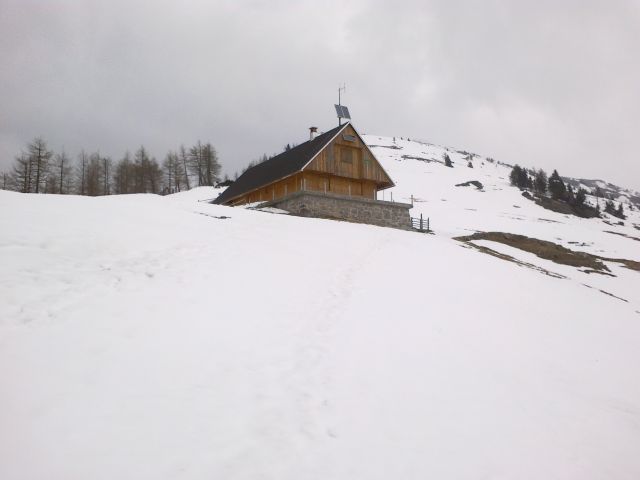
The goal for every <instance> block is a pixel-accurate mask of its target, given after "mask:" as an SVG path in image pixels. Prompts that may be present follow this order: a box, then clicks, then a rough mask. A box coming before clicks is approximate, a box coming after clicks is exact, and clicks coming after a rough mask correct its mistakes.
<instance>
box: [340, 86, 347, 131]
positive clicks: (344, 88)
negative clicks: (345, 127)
mask: <svg viewBox="0 0 640 480" xmlns="http://www.w3.org/2000/svg"><path fill="white" fill-rule="evenodd" d="M342 90H345V91H346V90H347V84H346V83H343V84H342V86H341V87H340V86H338V105H342V104H341V103H340V92H341V91H342ZM340 125H342V117H340V116H338V126H340Z"/></svg>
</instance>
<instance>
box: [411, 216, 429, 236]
mask: <svg viewBox="0 0 640 480" xmlns="http://www.w3.org/2000/svg"><path fill="white" fill-rule="evenodd" d="M411 227H412V228H414V229H415V230H418V231H419V232H430V231H431V230H430V229H429V217H427V218H423V217H422V214H420V218H418V217H411Z"/></svg>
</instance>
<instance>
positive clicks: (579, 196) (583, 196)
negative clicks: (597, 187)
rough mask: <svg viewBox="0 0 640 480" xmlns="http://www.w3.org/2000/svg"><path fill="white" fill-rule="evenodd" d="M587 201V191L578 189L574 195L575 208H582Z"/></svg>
mask: <svg viewBox="0 0 640 480" xmlns="http://www.w3.org/2000/svg"><path fill="white" fill-rule="evenodd" d="M586 200H587V191H586V190H585V189H584V188H579V189H578V193H576V206H577V207H583V206H584V204H585V201H586Z"/></svg>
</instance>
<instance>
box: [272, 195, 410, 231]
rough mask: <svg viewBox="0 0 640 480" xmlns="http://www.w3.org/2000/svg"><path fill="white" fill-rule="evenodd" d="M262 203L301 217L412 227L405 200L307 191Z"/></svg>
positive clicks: (405, 228) (403, 227)
mask: <svg viewBox="0 0 640 480" xmlns="http://www.w3.org/2000/svg"><path fill="white" fill-rule="evenodd" d="M261 206H265V207H266V206H268V207H275V208H280V209H282V210H286V211H288V212H291V213H292V214H294V215H300V216H303V217H319V218H330V219H334V220H345V221H348V222H355V223H368V224H371V225H379V226H381V227H392V228H399V229H402V230H411V217H410V215H409V209H410V208H411V205H410V204H408V203H396V202H384V201H380V200H370V199H367V198H362V197H349V196H343V195H335V194H330V193H329V194H324V193H319V192H309V191H306V192H296V193H292V194H291V195H288V196H286V197H284V198H281V199H278V200H274V201H271V202H266V203H264V204H262V205H261Z"/></svg>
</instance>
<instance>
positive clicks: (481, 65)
mask: <svg viewBox="0 0 640 480" xmlns="http://www.w3.org/2000/svg"><path fill="white" fill-rule="evenodd" d="M639 27H640V8H639V2H637V1H626V2H625V1H619V2H604V1H602V2H595V1H581V2H577V1H571V0H570V1H566V2H550V1H538V2H503V1H497V0H493V1H486V2H473V1H468V2H455V1H454V2H451V1H407V2H386V1H353V2H348V3H345V2H337V1H333V0H331V1H328V2H322V3H319V2H310V1H286V0H280V1H277V2H260V1H251V2H231V1H215V2H197V1H191V2H135V1H127V2H124V1H120V0H117V1H112V2H108V3H102V4H99V3H98V2H95V3H94V2H73V1H53V0H44V1H34V0H27V1H25V0H20V1H18V0H3V1H2V2H1V3H0V59H1V60H2V65H3V68H2V72H1V73H0V92H1V93H0V95H2V112H1V118H0V168H2V167H6V166H7V165H8V163H10V161H11V158H12V157H13V155H14V154H15V153H17V152H18V150H19V149H20V148H21V147H22V146H23V145H24V144H25V143H26V142H27V141H28V140H29V139H30V138H32V137H34V136H36V135H43V136H44V137H45V138H46V139H47V140H48V141H49V142H50V144H51V145H52V146H53V147H54V148H56V149H60V148H62V146H64V148H65V149H66V150H67V151H68V152H70V153H76V152H77V151H79V150H80V149H81V148H85V149H90V150H93V149H100V151H101V152H103V153H106V154H108V155H111V156H113V157H115V158H118V157H119V156H121V155H122V154H123V153H124V151H125V150H127V149H129V150H131V149H135V148H136V147H137V146H138V145H140V144H144V145H145V146H147V147H148V148H149V149H150V150H151V151H152V153H153V154H154V155H156V156H157V157H159V158H160V157H163V156H164V154H165V153H166V151H167V150H169V149H173V148H176V147H177V146H178V145H179V144H180V143H181V142H184V143H186V144H189V143H192V142H195V141H196V140H197V139H202V140H209V141H211V142H212V143H214V144H215V145H216V146H217V148H218V150H219V153H220V156H221V160H222V162H223V164H224V167H225V169H226V171H228V172H229V173H233V171H235V170H238V169H240V168H241V167H242V166H243V165H244V164H246V163H247V162H248V161H250V160H252V159H254V158H256V157H258V156H260V155H261V154H262V153H265V152H266V153H274V152H277V151H279V149H280V148H281V147H282V146H283V145H285V144H286V143H291V142H299V141H303V140H304V139H305V138H306V127H308V126H310V125H317V126H319V127H320V128H324V129H328V128H330V127H332V126H333V125H334V123H335V118H334V114H333V110H332V104H333V103H334V102H335V99H336V89H337V86H338V84H339V83H341V82H343V81H345V82H346V83H347V92H346V103H347V104H348V105H349V107H350V108H351V111H352V114H353V116H354V123H355V124H356V126H357V127H358V128H359V129H360V130H362V131H365V132H368V133H378V134H381V135H402V136H409V137H412V138H421V139H424V140H427V141H432V142H434V143H440V144H446V145H451V146H455V147H460V148H466V149H469V150H473V151H477V152H478V153H482V154H486V155H490V156H494V157H495V158H497V159H500V160H503V161H507V162H512V163H516V162H517V163H521V164H524V165H528V166H540V167H544V168H547V169H550V168H554V167H555V168H558V169H559V170H560V171H561V173H564V174H567V175H574V176H585V177H604V178H607V179H610V180H612V181H615V182H618V183H621V184H625V185H629V186H632V187H635V188H640V162H638V161H637V157H638V155H637V153H636V148H635V142H636V139H637V138H638V137H639V134H640V132H639V128H638V125H639V123H638V120H637V119H638V114H639V113H640V93H639V92H638V88H637V85H639V84H640V66H639V63H640V62H638V61H637V56H638V53H639V50H640V49H639V47H640V28H639Z"/></svg>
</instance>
